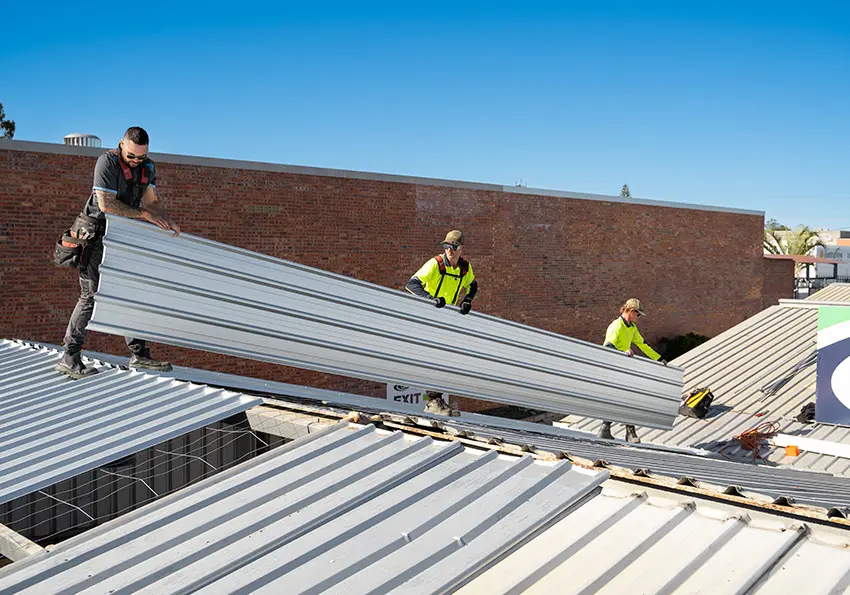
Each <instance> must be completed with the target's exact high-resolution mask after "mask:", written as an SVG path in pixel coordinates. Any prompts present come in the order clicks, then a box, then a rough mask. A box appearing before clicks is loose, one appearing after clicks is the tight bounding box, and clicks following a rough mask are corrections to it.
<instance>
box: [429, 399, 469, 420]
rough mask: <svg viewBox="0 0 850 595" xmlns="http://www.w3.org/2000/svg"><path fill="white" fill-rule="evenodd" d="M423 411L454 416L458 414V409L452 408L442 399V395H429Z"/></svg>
mask: <svg viewBox="0 0 850 595" xmlns="http://www.w3.org/2000/svg"><path fill="white" fill-rule="evenodd" d="M425 413H434V414H436V415H447V416H449V417H453V416H454V417H456V416H458V415H460V411H458V410H457V409H452V408H451V407H450V406H449V404H448V403H446V402H445V401H444V400H443V397H431V398H429V399H428V404H427V405H426V406H425Z"/></svg>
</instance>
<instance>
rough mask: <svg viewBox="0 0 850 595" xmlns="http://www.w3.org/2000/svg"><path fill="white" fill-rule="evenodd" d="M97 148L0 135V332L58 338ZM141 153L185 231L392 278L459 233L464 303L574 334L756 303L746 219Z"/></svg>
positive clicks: (268, 371)
mask: <svg viewBox="0 0 850 595" xmlns="http://www.w3.org/2000/svg"><path fill="white" fill-rule="evenodd" d="M24 149H26V150H24ZM97 154H99V151H97V150H91V149H77V148H74V149H71V148H65V147H63V146H61V145H42V144H38V143H20V142H16V141H11V142H9V141H5V142H3V143H0V248H2V250H3V259H2V261H0V262H2V265H0V283H2V300H1V301H0V336H2V337H7V338H22V339H30V340H36V341H45V342H50V343H56V344H58V343H61V341H62V337H63V334H64V329H65V325H66V323H67V320H68V316H69V314H70V313H71V310H72V309H73V305H74V303H75V301H76V299H77V297H78V286H77V279H76V274H75V272H73V271H69V270H61V269H57V268H55V267H53V266H52V263H51V260H50V259H51V254H52V249H53V244H54V242H55V241H56V239H57V238H58V236H59V235H60V234H61V232H62V231H63V230H64V229H65V228H67V227H68V226H69V225H70V223H71V221H72V220H73V218H74V216H75V215H76V214H77V213H78V212H79V211H80V208H81V207H82V205H83V203H84V202H85V200H86V198H87V196H88V194H89V192H90V187H91V180H92V168H93V166H94V162H95V158H96V155H97ZM154 158H155V160H156V161H157V170H158V178H159V179H158V190H159V193H160V195H161V197H162V198H163V199H164V201H165V203H166V205H167V207H168V210H169V211H170V213H171V214H172V215H173V217H174V218H175V219H176V220H177V221H178V222H179V223H180V225H181V227H182V228H183V230H184V231H186V232H188V233H191V234H195V235H200V236H204V237H207V238H211V239H213V240H217V241H221V242H226V243H229V244H234V245H237V246H241V247H243V248H247V249H249V250H255V251H258V252H262V253H264V254H269V255H272V256H276V257H280V258H285V259H288V260H292V261H295V262H300V263H303V264H307V265H311V266H316V267H320V268H323V269H326V270H329V271H333V272H336V273H341V274H343V275H349V276H353V277H357V278H359V279H363V280H366V281H371V282H373V283H378V284H381V285H385V286H387V287H395V288H399V289H400V288H402V287H403V285H404V283H405V281H406V280H407V279H408V277H409V276H410V275H411V274H412V273H413V272H414V271H415V270H416V269H417V268H418V267H419V266H420V265H421V264H422V263H423V262H424V261H425V260H426V259H427V258H428V257H430V256H433V255H434V254H435V253H436V251H437V243H438V242H439V241H440V240H441V239H442V237H443V235H444V234H445V232H446V231H447V230H448V229H451V228H459V229H462V230H463V231H464V233H465V234H466V236H467V246H466V251H465V255H466V257H467V258H468V259H469V260H470V261H471V262H472V263H473V266H474V267H475V272H476V276H477V277H478V279H479V282H480V284H481V285H480V292H479V297H478V298H477V299H476V300H475V308H476V309H478V310H481V311H484V312H487V313H489V314H493V315H495V316H501V317H504V318H508V319H511V320H515V321H519V322H523V323H526V324H530V325H533V326H536V327H540V328H544V329H548V330H551V331H555V332H558V333H563V334H566V335H570V336H573V337H578V338H581V339H586V340H589V341H595V342H599V341H601V340H602V337H603V334H604V331H605V328H606V326H607V325H608V323H609V322H610V321H611V320H613V318H614V317H615V316H616V315H617V313H618V308H619V306H620V304H621V303H622V302H623V301H624V300H625V299H626V298H629V297H632V296H634V297H639V298H640V299H641V300H642V301H643V302H644V303H645V304H646V307H647V309H648V311H649V316H648V317H646V318H644V319H642V320H641V331H642V333H643V334H644V336H645V337H646V338H647V340H648V341H649V342H650V343H652V342H655V341H657V340H658V339H659V338H661V337H664V336H668V337H669V336H674V335H678V334H681V333H686V332H691V331H692V332H697V333H701V334H704V335H708V336H713V335H716V334H718V333H720V332H722V331H723V330H725V329H727V328H729V327H730V326H732V325H734V324H737V323H738V322H740V321H741V320H743V319H744V318H747V317H748V316H751V315H753V314H755V313H756V312H758V311H759V310H760V309H761V308H762V304H763V299H764V293H765V288H764V281H763V274H764V272H765V271H766V270H767V269H766V268H765V267H766V266H767V265H765V263H764V259H763V258H762V247H761V239H762V228H763V217H762V215H760V214H751V213H740V212H725V211H718V210H700V209H693V208H671V207H666V206H659V205H653V204H634V203H632V204H629V203H623V202H620V201H618V200H616V199H611V200H610V201H608V200H585V199H580V198H569V197H564V196H555V195H543V194H530V193H527V191H526V190H525V189H522V191H521V193H516V191H503V189H502V187H498V186H485V185H473V184H457V183H454V184H453V183H449V182H445V181H439V180H431V181H428V180H419V181H418V182H417V181H415V180H414V181H410V180H403V179H401V178H395V177H392V176H377V175H371V176H370V175H365V174H355V173H349V174H342V173H340V172H330V171H322V170H313V169H308V168H292V167H284V166H271V165H260V164H248V163H240V162H227V161H223V160H199V159H193V158H185V157H178V156H164V155H163V156H159V157H156V156H155V157H154ZM213 165H218V166H213ZM508 190H510V189H508ZM517 190H519V189H517ZM553 194H555V193H553ZM86 348H87V349H90V350H100V351H108V352H112V353H119V354H120V353H124V352H125V347H124V345H123V341H122V340H121V339H120V338H118V337H112V336H106V335H100V334H98V333H92V334H91V335H90V336H89V340H88V342H87V344H86ZM154 353H155V355H157V356H160V357H167V358H170V359H171V360H172V361H173V362H175V363H178V364H180V365H186V366H195V367H202V368H208V369H213V370H223V371H228V372H232V373H236V374H245V375H252V376H257V377H262V378H268V379H273V380H279V381H283V382H294V383H300V384H309V385H313V386H319V387H324V388H332V389H337V390H349V391H352V392H361V393H364V394H374V395H382V393H383V388H382V386H381V385H377V384H375V383H369V382H363V381H358V380H352V379H348V378H340V377H333V376H329V375H324V374H318V373H313V372H309V371H304V370H297V369H291V368H285V367H281V366H274V365H270V364H264V363H259V362H254V361H248V360H238V359H234V358H229V357H224V356H221V355H216V354H210V353H201V352H193V351H188V350H184V349H177V348H172V347H164V346H163V347H155V350H154Z"/></svg>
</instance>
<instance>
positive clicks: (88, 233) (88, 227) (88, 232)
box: [53, 213, 106, 269]
mask: <svg viewBox="0 0 850 595" xmlns="http://www.w3.org/2000/svg"><path fill="white" fill-rule="evenodd" d="M105 231H106V221H102V220H100V219H97V218H95V217H89V216H88V215H85V214H82V213H81V214H80V215H78V216H77V218H76V219H75V220H74V223H73V224H72V225H71V228H70V229H68V230H66V231H65V232H64V233H63V234H62V237H60V238H59V240H58V241H57V242H56V246H54V248H53V264H55V265H56V266H58V267H63V268H71V269H73V268H81V269H82V268H85V267H87V266H88V261H89V257H90V256H91V252H92V249H93V247H94V246H93V245H94V243H95V242H99V241H100V240H101V239H102V238H103V234H104V232H105Z"/></svg>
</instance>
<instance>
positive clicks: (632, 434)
mask: <svg viewBox="0 0 850 595" xmlns="http://www.w3.org/2000/svg"><path fill="white" fill-rule="evenodd" d="M626 442H631V443H632V444H640V438H638V435H637V431H636V430H635V427H634V426H626Z"/></svg>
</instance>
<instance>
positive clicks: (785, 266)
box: [762, 258, 794, 309]
mask: <svg viewBox="0 0 850 595" xmlns="http://www.w3.org/2000/svg"><path fill="white" fill-rule="evenodd" d="M762 260H763V261H764V296H763V297H762V309H764V308H769V307H770V306H775V305H776V304H778V303H779V300H780V299H791V298H793V297H794V262H793V261H791V260H780V259H773V258H764V259H762Z"/></svg>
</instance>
